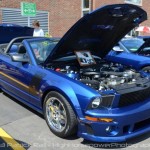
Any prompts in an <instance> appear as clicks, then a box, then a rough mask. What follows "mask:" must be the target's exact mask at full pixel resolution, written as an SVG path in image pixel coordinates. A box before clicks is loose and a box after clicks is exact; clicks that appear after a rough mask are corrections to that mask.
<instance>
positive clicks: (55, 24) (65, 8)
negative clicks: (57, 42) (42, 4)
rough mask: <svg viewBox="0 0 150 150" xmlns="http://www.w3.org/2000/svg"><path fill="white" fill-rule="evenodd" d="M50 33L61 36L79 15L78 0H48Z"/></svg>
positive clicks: (79, 6)
mask: <svg viewBox="0 0 150 150" xmlns="http://www.w3.org/2000/svg"><path fill="white" fill-rule="evenodd" d="M49 6H50V9H49V15H50V16H49V30H50V34H52V35H55V36H62V35H63V34H64V33H66V31H67V30H68V29H69V28H70V27H71V26H72V25H73V24H74V23H75V22H76V21H77V20H78V19H80V17H81V1H80V0H58V1H56V0H50V3H49Z"/></svg>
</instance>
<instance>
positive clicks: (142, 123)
mask: <svg viewBox="0 0 150 150" xmlns="http://www.w3.org/2000/svg"><path fill="white" fill-rule="evenodd" d="M149 126H150V118H149V119H146V120H143V121H140V122H137V123H135V125H134V129H133V131H137V130H139V129H142V128H145V127H149Z"/></svg>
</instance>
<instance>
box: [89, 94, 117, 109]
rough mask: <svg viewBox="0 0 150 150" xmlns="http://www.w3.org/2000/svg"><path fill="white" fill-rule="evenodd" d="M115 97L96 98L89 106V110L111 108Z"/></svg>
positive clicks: (103, 96)
mask: <svg viewBox="0 0 150 150" xmlns="http://www.w3.org/2000/svg"><path fill="white" fill-rule="evenodd" d="M114 97H115V95H102V96H101V97H96V98H94V99H93V100H92V101H91V102H90V103H89V105H88V107H87V109H97V108H111V107H112V103H113V100H114Z"/></svg>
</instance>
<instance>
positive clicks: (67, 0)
mask: <svg viewBox="0 0 150 150" xmlns="http://www.w3.org/2000/svg"><path fill="white" fill-rule="evenodd" d="M21 2H22V1H21V0H13V1H10V0H0V23H17V24H20V25H30V26H32V21H33V20H35V19H37V20H39V21H40V23H41V28H44V31H45V32H48V33H49V35H52V36H55V37H61V36H63V35H64V33H66V31H67V30H68V29H69V28H70V27H71V26H72V25H73V24H74V23H75V22H76V21H77V20H78V19H80V18H81V17H82V16H83V15H85V14H86V13H88V12H90V11H92V10H95V9H96V8H98V7H101V6H103V5H107V4H115V3H134V4H136V5H139V6H140V7H142V8H143V9H144V10H146V11H147V14H148V16H150V7H149V1H148V0H113V1H110V0H24V1H23V2H30V3H35V4H36V9H37V15H36V16H35V17H30V18H29V19H30V23H29V24H28V23H27V22H28V21H29V19H28V18H27V17H23V16H21V7H20V6H21ZM143 25H147V26H150V20H147V21H145V22H144V23H143Z"/></svg>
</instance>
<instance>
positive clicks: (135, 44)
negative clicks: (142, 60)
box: [121, 38, 144, 53]
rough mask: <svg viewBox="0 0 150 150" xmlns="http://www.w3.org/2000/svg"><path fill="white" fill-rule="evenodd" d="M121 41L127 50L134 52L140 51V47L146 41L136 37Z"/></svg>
mask: <svg viewBox="0 0 150 150" xmlns="http://www.w3.org/2000/svg"><path fill="white" fill-rule="evenodd" d="M121 43H122V44H123V46H124V47H125V48H127V50H129V51H130V52H132V53H133V52H137V51H138V49H139V48H140V47H141V46H142V45H143V44H144V41H143V40H142V39H138V38H135V39H124V40H121Z"/></svg>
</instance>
